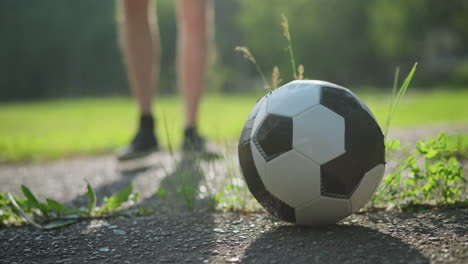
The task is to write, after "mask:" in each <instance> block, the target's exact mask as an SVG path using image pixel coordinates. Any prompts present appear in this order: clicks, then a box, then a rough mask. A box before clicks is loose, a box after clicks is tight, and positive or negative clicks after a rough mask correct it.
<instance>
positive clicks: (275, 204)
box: [238, 141, 296, 223]
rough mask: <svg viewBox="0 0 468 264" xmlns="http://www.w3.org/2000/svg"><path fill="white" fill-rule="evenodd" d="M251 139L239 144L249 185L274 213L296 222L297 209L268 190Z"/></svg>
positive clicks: (240, 156)
mask: <svg viewBox="0 0 468 264" xmlns="http://www.w3.org/2000/svg"><path fill="white" fill-rule="evenodd" d="M250 144H251V141H247V142H245V143H242V144H239V147H238V151H239V163H240V167H241V169H242V174H243V175H244V178H245V181H246V182H247V186H248V187H249V190H250V192H251V193H252V195H253V196H254V197H255V199H257V201H258V202H259V203H260V204H261V205H262V206H263V207H264V208H265V209H266V210H267V211H268V212H270V213H271V214H272V215H274V216H276V217H278V218H280V219H283V220H285V221H288V222H292V223H295V222H296V215H295V210H294V208H292V207H291V206H289V205H287V204H285V203H284V202H283V201H281V200H280V199H278V198H277V197H275V196H274V195H272V194H271V193H270V192H269V191H268V190H266V188H265V185H264V184H263V182H262V179H261V178H260V175H259V173H258V170H257V168H256V167H255V163H254V160H253V155H252V149H251V145H250Z"/></svg>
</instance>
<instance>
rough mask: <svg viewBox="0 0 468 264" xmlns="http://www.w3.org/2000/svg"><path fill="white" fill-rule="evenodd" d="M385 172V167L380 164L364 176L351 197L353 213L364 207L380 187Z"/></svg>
mask: <svg viewBox="0 0 468 264" xmlns="http://www.w3.org/2000/svg"><path fill="white" fill-rule="evenodd" d="M384 172H385V165H384V164H379V165H377V166H375V167H374V168H373V169H371V170H370V171H368V172H367V173H366V174H364V177H363V178H362V180H361V182H360V183H359V185H358V187H357V188H356V190H355V191H354V193H353V195H352V196H351V211H352V212H353V213H354V212H356V211H358V210H359V209H361V208H362V207H364V205H366V203H367V202H368V201H369V200H370V198H371V197H372V195H374V193H375V190H376V189H377V187H379V184H380V182H381V181H382V177H383V175H384Z"/></svg>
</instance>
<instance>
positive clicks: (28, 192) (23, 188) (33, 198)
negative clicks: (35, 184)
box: [21, 185, 49, 217]
mask: <svg viewBox="0 0 468 264" xmlns="http://www.w3.org/2000/svg"><path fill="white" fill-rule="evenodd" d="M21 191H22V192H23V194H24V196H25V197H26V200H27V201H28V203H29V204H30V205H31V206H32V207H34V208H37V209H39V210H40V211H41V212H42V214H43V215H44V216H45V217H48V215H49V213H48V210H47V207H46V206H45V205H44V204H42V203H40V202H39V201H38V200H37V198H36V196H34V194H33V193H32V192H31V190H29V188H28V187H26V186H24V185H21Z"/></svg>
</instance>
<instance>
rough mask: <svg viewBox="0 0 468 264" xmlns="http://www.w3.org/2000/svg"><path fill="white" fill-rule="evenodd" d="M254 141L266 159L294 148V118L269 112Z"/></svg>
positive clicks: (268, 159)
mask: <svg viewBox="0 0 468 264" xmlns="http://www.w3.org/2000/svg"><path fill="white" fill-rule="evenodd" d="M253 141H254V143H255V145H256V146H257V147H258V149H259V151H260V153H261V154H262V155H263V157H264V158H265V160H266V161H270V160H272V159H274V158H276V157H278V156H279V155H281V154H283V153H286V152H288V151H290V150H291V149H292V141H293V120H292V118H289V117H284V116H279V115H272V114H269V115H268V116H267V117H266V118H265V120H263V122H262V123H261V124H260V127H259V128H258V131H257V133H256V134H255V135H254V138H253Z"/></svg>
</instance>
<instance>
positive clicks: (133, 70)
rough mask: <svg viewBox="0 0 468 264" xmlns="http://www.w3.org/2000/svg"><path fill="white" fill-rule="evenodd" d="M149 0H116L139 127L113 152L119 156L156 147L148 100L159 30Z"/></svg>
mask: <svg viewBox="0 0 468 264" xmlns="http://www.w3.org/2000/svg"><path fill="white" fill-rule="evenodd" d="M152 3H153V2H151V1H150V0H119V2H118V4H119V6H118V12H119V13H118V15H119V31H120V32H119V33H120V41H121V47H122V53H123V55H124V58H125V66H126V68H127V74H128V79H129V82H130V87H131V89H132V93H133V95H134V97H135V98H136V100H137V102H138V106H139V111H140V115H141V116H140V123H139V128H138V130H137V133H136V135H135V137H134V138H133V140H132V142H131V143H130V144H129V145H128V146H126V147H124V148H121V149H120V150H119V151H118V152H117V156H118V158H119V159H120V160H126V159H133V158H138V157H141V156H145V155H147V154H150V153H152V152H153V151H155V150H157V149H158V142H157V140H156V137H155V133H154V120H153V116H152V109H151V104H152V101H153V89H154V85H155V81H156V80H157V77H158V76H159V58H160V54H159V53H160V50H159V49H160V48H159V34H158V28H157V25H156V13H155V10H154V7H153V5H152Z"/></svg>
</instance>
